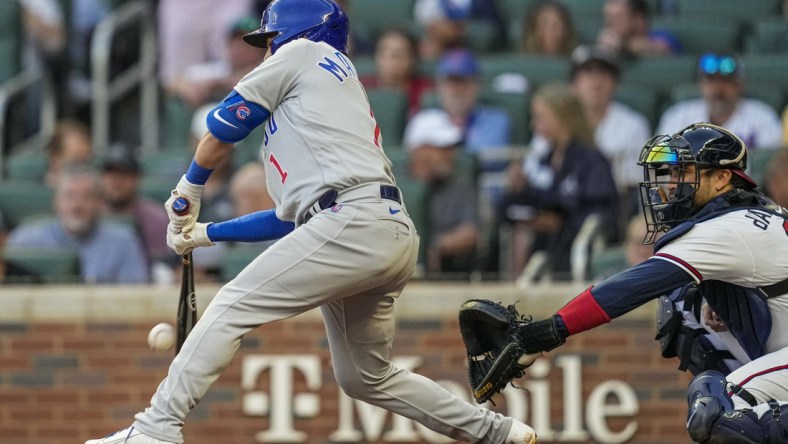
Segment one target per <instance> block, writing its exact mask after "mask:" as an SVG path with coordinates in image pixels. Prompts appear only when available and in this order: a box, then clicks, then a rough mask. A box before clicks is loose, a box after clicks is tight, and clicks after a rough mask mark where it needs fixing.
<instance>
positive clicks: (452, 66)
mask: <svg viewBox="0 0 788 444" xmlns="http://www.w3.org/2000/svg"><path fill="white" fill-rule="evenodd" d="M479 76H480V70H479V64H478V62H477V60H476V57H475V56H474V55H473V53H471V52H470V51H469V50H467V49H455V50H452V51H449V52H447V53H446V54H445V55H444V56H443V57H442V58H441V59H440V61H439V62H438V66H437V70H436V90H437V93H438V100H439V101H440V108H439V109H425V110H422V111H420V112H419V113H417V114H416V115H415V116H413V118H411V120H410V122H408V126H410V125H419V124H420V122H419V121H420V120H422V119H435V117H434V115H436V114H437V115H447V116H448V121H449V122H451V124H452V125H453V126H455V127H457V128H459V129H460V130H461V134H462V137H463V141H464V146H465V150H466V151H470V152H472V153H474V154H479V153H480V152H481V151H483V150H485V149H487V148H495V147H502V146H506V145H509V141H510V139H509V137H510V134H509V133H510V125H511V123H510V121H509V116H508V115H507V114H506V112H505V111H503V110H501V109H498V108H493V107H488V106H483V105H481V104H480V103H479V90H480V88H481V82H480V79H479ZM405 131H406V132H407V131H408V129H407V128H406V129H405ZM485 167H490V168H494V167H495V166H494V165H493V166H489V165H488V166H485Z"/></svg>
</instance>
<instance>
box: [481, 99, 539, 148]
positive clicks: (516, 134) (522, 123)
mask: <svg viewBox="0 0 788 444" xmlns="http://www.w3.org/2000/svg"><path fill="white" fill-rule="evenodd" d="M480 100H481V102H482V103H484V104H486V105H490V106H495V107H498V108H501V109H503V110H505V111H506V113H507V114H509V118H510V119H511V129H512V132H511V142H512V144H515V145H521V144H525V143H527V142H528V140H529V139H530V137H531V123H530V122H531V101H530V97H529V95H528V94H510V93H502V92H495V91H489V90H488V91H484V92H482V94H481V97H480Z"/></svg>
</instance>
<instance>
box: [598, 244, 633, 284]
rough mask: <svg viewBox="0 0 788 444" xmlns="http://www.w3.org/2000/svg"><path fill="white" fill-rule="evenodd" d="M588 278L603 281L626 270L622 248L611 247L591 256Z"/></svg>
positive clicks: (625, 259)
mask: <svg viewBox="0 0 788 444" xmlns="http://www.w3.org/2000/svg"><path fill="white" fill-rule="evenodd" d="M589 265H590V269H589V277H590V278H591V279H592V280H598V279H605V278H608V277H610V276H612V275H614V274H616V273H618V272H620V271H623V270H625V269H626V268H627V257H626V254H625V252H624V247H621V246H611V247H607V248H605V249H604V250H602V251H600V252H598V253H596V254H593V255H592V256H591V261H590V264H589Z"/></svg>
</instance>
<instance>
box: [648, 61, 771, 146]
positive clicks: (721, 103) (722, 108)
mask: <svg viewBox="0 0 788 444" xmlns="http://www.w3.org/2000/svg"><path fill="white" fill-rule="evenodd" d="M698 79H699V81H698V84H699V86H700V94H701V97H700V98H698V99H690V100H685V101H681V102H679V103H676V104H674V105H672V106H671V107H669V108H668V109H667V110H665V112H664V114H662V118H661V119H660V122H659V126H658V129H657V134H673V133H675V132H676V131H679V130H680V129H682V128H685V127H686V126H687V125H690V124H692V123H694V122H709V123H713V124H714V125H718V126H722V127H724V128H726V129H728V130H729V131H732V132H733V133H735V134H737V135H738V136H739V137H740V138H741V139H742V140H743V141H744V143H745V144H746V145H747V147H748V148H749V149H757V148H776V147H779V146H781V145H782V125H781V124H780V118H779V117H778V116H777V113H776V112H775V111H774V109H772V108H771V107H770V106H769V105H768V104H766V103H764V102H762V101H760V100H757V99H750V98H745V97H744V90H745V75H744V67H743V66H742V64H741V60H739V59H738V57H736V56H734V55H733V54H710V53H709V54H703V55H701V56H700V58H699V59H698Z"/></svg>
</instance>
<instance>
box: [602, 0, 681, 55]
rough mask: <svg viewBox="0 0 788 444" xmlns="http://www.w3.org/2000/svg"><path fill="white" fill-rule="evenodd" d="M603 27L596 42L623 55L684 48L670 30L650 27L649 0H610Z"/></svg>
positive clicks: (669, 51) (654, 52) (672, 52)
mask: <svg viewBox="0 0 788 444" xmlns="http://www.w3.org/2000/svg"><path fill="white" fill-rule="evenodd" d="M603 13H604V20H605V23H604V27H603V28H602V30H601V31H599V35H598V36H597V44H598V45H599V46H603V47H605V48H608V49H609V50H611V51H614V52H616V53H617V54H618V55H619V56H621V57H637V56H643V55H669V54H678V53H680V52H681V51H682V47H681V42H679V39H678V38H677V37H676V36H675V35H673V33H671V32H669V31H667V30H655V29H650V25H649V10H648V3H647V2H646V0H607V1H606V2H605V6H604V11H603Z"/></svg>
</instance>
